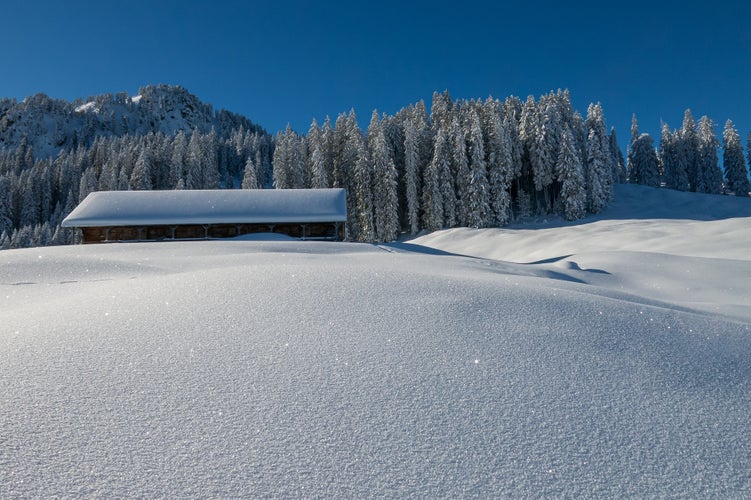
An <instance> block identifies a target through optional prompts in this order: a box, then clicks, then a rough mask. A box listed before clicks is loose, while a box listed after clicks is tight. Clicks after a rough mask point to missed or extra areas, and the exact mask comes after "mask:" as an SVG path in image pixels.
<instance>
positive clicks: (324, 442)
mask: <svg viewBox="0 0 751 500" xmlns="http://www.w3.org/2000/svg"><path fill="white" fill-rule="evenodd" d="M661 194H662V193H661V192H649V193H648V196H660V195H661ZM715 198H716V199H717V200H719V202H721V201H722V200H724V198H721V197H715ZM616 208H617V205H616ZM605 220H606V219H603V220H601V221H599V222H594V223H593V224H600V225H602V223H603V222H604V221H605ZM629 220H630V221H631V222H629V224H638V222H636V220H637V218H633V219H629ZM674 221H677V219H675V220H674ZM732 221H733V220H732V219H727V220H726V221H725V222H728V223H731V222H732ZM745 221H746V224H748V219H745ZM642 222H643V223H644V224H646V225H650V224H657V226H656V227H661V226H660V224H659V223H656V222H655V221H653V220H649V219H643V220H642ZM704 222H705V223H706V224H708V225H709V226H708V227H711V225H712V224H715V223H722V222H723V221H704ZM685 223H686V224H699V221H695V220H694V221H686V222H685ZM739 223H740V222H739ZM613 224H616V221H615V220H614V221H613ZM588 226H589V224H586V223H585V224H578V225H570V226H566V227H560V228H558V229H557V230H558V231H559V233H558V236H557V243H556V244H557V245H560V247H559V248H553V249H549V251H548V254H546V253H545V252H544V251H542V250H543V249H541V248H539V247H538V244H536V243H534V241H533V240H520V239H516V240H514V239H513V238H512V239H511V240H512V241H515V242H516V243H517V244H519V245H526V247H527V248H526V250H527V252H528V253H529V254H534V256H533V257H532V259H531V260H527V261H526V262H530V261H534V260H538V261H539V260H546V261H545V262H538V263H532V264H530V263H519V262H517V263H514V262H504V261H500V260H496V259H486V258H477V257H470V256H462V255H456V253H462V254H473V253H474V254H482V253H485V252H487V249H486V247H484V246H483V245H480V244H478V243H477V242H476V241H472V240H466V239H465V236H467V235H466V234H465V231H453V232H450V233H449V234H446V233H443V234H441V233H438V234H435V235H429V236H426V237H423V238H420V239H418V240H414V241H412V242H407V243H401V244H393V245H385V246H381V247H379V246H374V245H364V244H335V243H316V242H299V241H206V242H187V243H183V242H179V243H172V242H170V243H148V244H121V245H101V246H87V247H67V248H63V247H57V248H41V249H28V250H13V251H4V252H2V253H0V304H2V305H1V306H0V328H1V329H2V330H1V333H0V381H1V383H2V385H3V393H2V404H0V467H2V470H3V471H4V473H3V474H4V478H3V481H2V482H0V496H3V497H9V496H51V495H55V496H124V495H129V496H130V495H138V496H214V497H229V496H253V497H269V496H273V497H289V496H294V497H347V498H354V497H363V496H390V497H406V496H421V497H466V496H478V497H498V496H572V497H576V496H588V497H591V496H599V497H602V496H611V497H612V496H625V495H628V496H720V497H742V496H747V495H748V494H749V493H751V475H750V474H749V472H748V471H749V470H751V435H749V433H748V432H747V431H748V427H749V423H750V422H749V418H750V417H749V415H751V337H749V335H751V331H750V330H751V321H749V316H748V313H746V312H744V311H743V308H746V309H748V305H749V295H748V294H747V288H743V289H741V290H740V291H738V292H736V293H731V292H729V291H727V290H725V289H723V284H724V283H726V280H732V278H733V272H732V270H733V269H734V266H736V265H737V266H739V267H737V268H736V269H737V274H739V275H742V274H743V273H746V271H747V269H748V268H747V267H744V266H747V263H748V260H747V259H745V260H739V259H735V258H734V259H725V258H724V257H722V255H721V254H718V255H719V257H711V256H710V257H706V256H701V257H699V256H695V255H692V254H693V252H692V251H691V249H690V248H689V246H690V244H689V243H690V242H691V241H693V242H694V244H696V245H697V247H704V246H705V245H706V244H707V242H706V241H703V239H704V236H705V233H703V232H702V229H701V228H702V227H703V226H701V225H699V226H697V229H695V233H694V234H695V237H694V238H693V239H692V238H691V236H690V235H685V236H684V241H685V242H686V245H684V247H683V248H684V250H685V251H684V252H683V253H681V254H679V255H677V256H673V257H670V256H668V254H665V253H659V252H655V251H653V250H649V251H648V252H647V250H648V248H642V249H641V250H636V249H631V250H629V252H620V251H614V250H607V251H604V250H598V251H596V252H593V253H590V254H586V253H582V251H581V249H574V248H573V247H574V246H575V245H574V243H575V241H576V240H577V239H579V237H580V235H579V234H578V232H579V231H584V230H587V227H588ZM630 227H631V229H629V230H628V231H627V232H626V233H623V234H621V236H622V237H624V238H625V237H626V235H631V236H634V235H635V234H638V230H637V229H636V228H637V226H636V225H633V226H630ZM662 227H665V226H662ZM548 229H551V230H552V229H553V228H548ZM611 229H612V228H611ZM509 231H510V230H509ZM536 231H544V230H542V229H541V230H536ZM676 231H678V230H676ZM708 231H709V229H708ZM490 232H491V233H493V234H494V236H495V239H496V241H497V245H496V246H497V247H502V246H512V245H510V244H508V243H507V242H505V241H504V240H505V238H506V236H504V234H505V233H502V232H498V233H496V232H495V230H490ZM598 232H599V231H597V230H595V229H593V230H592V234H593V235H594V234H596V233H598ZM471 233H472V235H475V236H476V235H480V234H482V232H471ZM747 233H748V231H746V232H745V233H742V232H739V233H736V237H737V238H738V239H739V241H737V243H738V244H742V245H746V248H748V246H747V241H746V240H745V238H747V236H745V234H747ZM525 237H526V236H525ZM529 237H530V238H531V236H529ZM592 237H594V236H592ZM616 237H618V236H617V233H612V232H611V234H610V237H609V238H608V239H609V240H611V241H612V240H613V239H614V238H616ZM427 238H434V241H439V239H440V238H443V242H444V243H445V242H446V241H449V240H450V241H451V244H452V245H453V246H454V247H455V248H454V250H452V252H454V253H449V252H448V251H446V250H445V249H444V250H441V249H440V248H429V247H427V246H425V245H421V244H420V242H421V240H422V243H425V241H424V240H425V239H427ZM567 238H571V241H567ZM461 240H464V245H461ZM590 240H591V238H586V239H584V240H581V241H590ZM644 241H649V239H644ZM624 242H625V241H624ZM724 243H725V242H723V243H722V244H723V245H724ZM566 245H571V249H570V250H567V252H571V253H561V252H560V250H562V249H563V248H564V247H565V246H566ZM440 246H441V245H438V244H436V245H435V247H440ZM444 246H447V245H444ZM645 246H646V243H645ZM460 247H461V248H460ZM458 250H461V252H460V251H458ZM537 251H540V252H541V253H540V254H539V255H538V254H536V253H535V252H537ZM703 251H707V250H703ZM718 251H719V250H718ZM545 255H547V257H545ZM736 257H737V256H736ZM705 261H709V262H705ZM630 263H639V264H638V265H635V266H632V265H629V264H630ZM718 263H719V264H720V267H719V269H720V270H721V272H719V273H717V274H715V273H713V271H712V270H713V269H714V267H713V266H715V264H718ZM668 264H670V266H668V267H667V272H666V273H665V274H664V275H663V274H661V273H662V271H661V269H663V268H665V266H667V265H668ZM697 264H701V266H700V271H701V273H702V274H701V280H702V282H703V283H704V285H706V286H707V287H708V288H711V289H712V290H714V291H713V292H707V293H705V294H704V297H705V298H706V297H709V298H714V299H713V300H715V303H716V304H717V305H719V306H720V309H719V310H716V311H714V310H712V309H711V308H710V307H704V306H702V307H698V306H697V307H694V306H695V304H693V301H694V300H693V299H696V297H700V296H701V294H699V295H696V294H694V293H689V292H686V293H685V295H682V296H681V295H677V294H675V293H673V292H675V291H677V290H679V289H680V288H681V287H684V286H685V285H686V283H687V280H686V279H685V278H684V277H683V275H682V274H681V272H680V270H681V269H682V267H683V266H685V267H689V268H692V269H697V267H696V266H697ZM661 276H664V277H663V278H662V279H661ZM746 276H747V274H746ZM648 278H649V279H651V280H652V281H649V282H647V281H646V280H647V279H648ZM740 281H741V280H737V281H733V283H734V286H740V284H739V282H740ZM692 282H693V281H692ZM654 284H658V285H660V286H662V287H663V291H664V293H662V294H661V293H657V292H654V293H650V294H645V293H644V292H645V290H651V289H654V288H655V287H654V286H653V285H654ZM697 288H699V287H698V285H697ZM722 293H726V295H722ZM731 297H734V298H733V300H732V302H733V303H734V304H735V305H736V306H737V307H724V305H723V304H725V302H726V300H727V301H730V298H731Z"/></svg>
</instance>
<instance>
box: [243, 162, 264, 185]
mask: <svg viewBox="0 0 751 500" xmlns="http://www.w3.org/2000/svg"><path fill="white" fill-rule="evenodd" d="M241 187H242V188H243V189H260V188H261V185H260V184H259V183H258V174H257V172H256V165H255V163H253V157H252V156H251V155H248V161H247V162H245V170H244V172H243V180H242V184H241Z"/></svg>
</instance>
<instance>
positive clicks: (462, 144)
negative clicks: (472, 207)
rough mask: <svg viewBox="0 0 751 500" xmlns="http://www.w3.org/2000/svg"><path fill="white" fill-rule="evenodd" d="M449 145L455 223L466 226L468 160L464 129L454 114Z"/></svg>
mask: <svg viewBox="0 0 751 500" xmlns="http://www.w3.org/2000/svg"><path fill="white" fill-rule="evenodd" d="M460 109H461V108H460ZM451 146H452V147H451V149H452V153H453V158H452V163H451V164H452V169H451V170H452V171H453V174H454V186H456V189H455V190H456V219H457V224H459V225H460V226H466V225H467V220H468V216H467V212H468V208H467V199H468V194H467V193H468V190H469V188H468V180H469V160H468V159H467V143H466V141H465V140H464V130H463V129H462V127H461V124H460V122H459V117H458V116H456V115H455V116H454V117H453V118H452V120H451Z"/></svg>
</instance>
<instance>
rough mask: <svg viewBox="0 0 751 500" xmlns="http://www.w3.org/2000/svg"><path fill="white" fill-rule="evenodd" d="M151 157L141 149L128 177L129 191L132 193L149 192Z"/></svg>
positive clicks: (150, 185)
mask: <svg viewBox="0 0 751 500" xmlns="http://www.w3.org/2000/svg"><path fill="white" fill-rule="evenodd" d="M152 187H153V184H152V182H151V155H150V153H149V151H148V150H147V149H142V150H141V154H140V155H138V160H136V165H135V167H134V168H133V173H132V174H131V175H130V189H132V190H133V191H151V189H152Z"/></svg>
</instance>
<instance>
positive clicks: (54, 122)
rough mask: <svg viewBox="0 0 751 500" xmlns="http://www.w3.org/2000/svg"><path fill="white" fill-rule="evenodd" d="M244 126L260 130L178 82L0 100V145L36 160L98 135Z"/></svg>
mask: <svg viewBox="0 0 751 500" xmlns="http://www.w3.org/2000/svg"><path fill="white" fill-rule="evenodd" d="M241 125H242V126H243V127H244V128H245V129H246V130H249V131H250V130H252V131H257V132H261V131H262V129H261V128H260V127H259V126H257V125H255V124H253V123H252V122H251V121H250V120H248V119H247V118H245V117H242V116H240V115H237V114H234V113H230V112H228V111H225V110H221V111H214V109H213V107H212V106H211V105H210V104H205V103H203V102H201V101H200V100H199V99H198V98H197V97H196V96H195V95H193V94H191V93H190V92H188V91H187V90H186V89H184V88H182V87H180V86H174V85H148V86H144V87H142V88H141V89H140V90H139V91H138V94H137V95H136V96H133V97H131V96H128V94H127V93H126V92H120V93H117V94H102V95H99V96H94V97H89V98H88V99H87V100H86V101H85V102H81V101H73V102H67V101H64V100H59V99H52V98H50V97H48V96H46V95H44V94H36V95H34V96H31V97H29V98H27V99H24V100H23V101H21V102H16V101H15V100H11V99H2V100H0V149H3V148H4V149H8V150H13V149H15V148H17V147H18V146H19V145H20V144H22V143H23V144H25V146H26V147H27V148H29V149H30V150H31V151H32V152H33V156H34V157H35V158H45V157H47V158H49V157H54V156H56V155H57V154H58V153H59V152H60V151H61V150H65V149H71V148H76V147H78V146H79V145H80V146H86V147H88V146H89V145H90V144H92V142H93V141H94V140H95V139H96V138H97V137H120V136H123V135H131V136H139V135H147V134H149V133H158V132H161V133H163V134H165V135H170V136H171V135H174V134H175V133H176V132H178V131H180V130H182V131H183V132H186V133H190V132H192V131H193V130H194V129H198V131H199V132H201V133H208V132H210V131H211V129H212V128H214V129H215V130H216V131H217V133H219V134H220V135H222V134H224V133H229V131H230V130H232V129H234V128H239V127H240V126H241Z"/></svg>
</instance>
